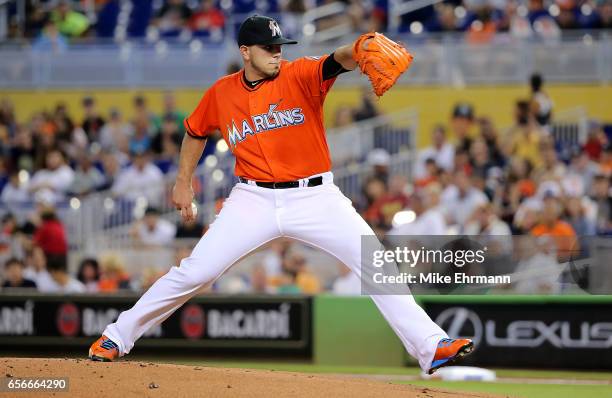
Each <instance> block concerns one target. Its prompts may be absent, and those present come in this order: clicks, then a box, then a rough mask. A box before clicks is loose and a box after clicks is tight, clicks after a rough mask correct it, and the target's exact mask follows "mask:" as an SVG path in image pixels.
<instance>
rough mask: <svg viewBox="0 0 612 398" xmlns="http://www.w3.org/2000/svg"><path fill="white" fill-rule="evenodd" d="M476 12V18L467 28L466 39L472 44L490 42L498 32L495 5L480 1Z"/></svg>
mask: <svg viewBox="0 0 612 398" xmlns="http://www.w3.org/2000/svg"><path fill="white" fill-rule="evenodd" d="M474 13H475V18H474V20H473V21H472V23H471V24H470V26H469V28H468V30H467V34H466V36H467V37H466V40H467V41H468V42H469V43H472V44H486V43H490V42H491V41H492V40H493V38H494V37H495V33H497V23H496V21H495V20H494V18H493V13H494V10H493V7H492V6H491V5H490V4H488V3H486V2H485V3H480V4H479V6H478V7H477V8H476V9H475V10H474Z"/></svg>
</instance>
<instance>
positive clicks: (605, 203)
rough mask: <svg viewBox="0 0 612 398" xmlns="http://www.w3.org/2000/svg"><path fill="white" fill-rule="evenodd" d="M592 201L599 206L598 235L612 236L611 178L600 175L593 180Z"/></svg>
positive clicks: (597, 218)
mask: <svg viewBox="0 0 612 398" xmlns="http://www.w3.org/2000/svg"><path fill="white" fill-rule="evenodd" d="M591 199H592V200H593V201H594V202H595V204H596V205H597V217H596V220H597V226H596V229H597V234H599V235H609V234H612V192H611V191H610V177H608V176H606V175H604V174H598V175H596V176H595V177H594V178H593V186H592V188H591Z"/></svg>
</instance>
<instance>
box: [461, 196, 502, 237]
mask: <svg viewBox="0 0 612 398" xmlns="http://www.w3.org/2000/svg"><path fill="white" fill-rule="evenodd" d="M465 233H466V234H467V235H487V236H509V235H511V234H512V233H511V231H510V227H509V226H508V224H506V223H505V222H503V221H502V220H500V219H499V217H498V216H497V214H496V213H495V208H494V207H493V205H492V204H491V203H483V204H481V205H479V206H478V207H477V208H476V210H475V211H474V212H473V213H472V216H471V218H470V221H468V223H467V225H466V226H465Z"/></svg>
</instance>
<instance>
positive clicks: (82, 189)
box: [68, 154, 104, 196]
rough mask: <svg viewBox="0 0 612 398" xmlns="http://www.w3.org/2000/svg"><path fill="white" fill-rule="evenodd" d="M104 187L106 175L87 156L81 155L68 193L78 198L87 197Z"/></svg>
mask: <svg viewBox="0 0 612 398" xmlns="http://www.w3.org/2000/svg"><path fill="white" fill-rule="evenodd" d="M102 185H104V175H102V173H101V172H100V170H98V169H97V168H95V167H94V165H93V163H92V161H91V158H90V157H89V156H87V154H83V155H80V156H79V159H78V164H77V168H76V171H75V173H74V179H73V180H72V184H71V185H70V188H69V189H68V192H70V193H71V194H73V195H77V196H85V195H87V194H89V193H91V192H94V191H96V190H98V189H99V188H100V187H101V186H102Z"/></svg>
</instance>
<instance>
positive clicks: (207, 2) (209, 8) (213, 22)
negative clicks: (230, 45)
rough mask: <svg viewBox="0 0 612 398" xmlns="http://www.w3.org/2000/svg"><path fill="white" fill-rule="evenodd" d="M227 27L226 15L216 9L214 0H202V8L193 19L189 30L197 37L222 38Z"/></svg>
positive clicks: (190, 20) (192, 16) (190, 21)
mask: <svg viewBox="0 0 612 398" xmlns="http://www.w3.org/2000/svg"><path fill="white" fill-rule="evenodd" d="M224 26H225V15H223V12H221V10H219V9H218V8H217V7H215V2H214V1H213V0H201V1H200V7H199V8H198V9H197V11H196V12H195V13H193V15H191V18H189V28H190V29H191V30H192V32H193V33H194V34H195V35H196V36H212V37H219V38H220V37H221V36H222V34H223V27H224Z"/></svg>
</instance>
